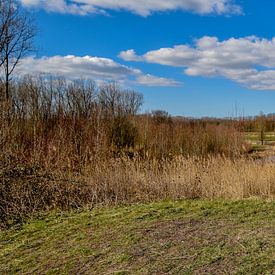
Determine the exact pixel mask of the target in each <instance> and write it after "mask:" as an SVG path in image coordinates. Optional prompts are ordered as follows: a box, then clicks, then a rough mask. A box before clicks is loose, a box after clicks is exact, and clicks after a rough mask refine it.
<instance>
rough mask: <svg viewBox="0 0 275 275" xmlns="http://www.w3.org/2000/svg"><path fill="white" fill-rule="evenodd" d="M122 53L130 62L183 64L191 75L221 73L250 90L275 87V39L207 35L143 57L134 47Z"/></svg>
mask: <svg viewBox="0 0 275 275" xmlns="http://www.w3.org/2000/svg"><path fill="white" fill-rule="evenodd" d="M129 53H130V54H129ZM119 56H120V57H122V58H124V59H125V60H127V61H141V60H142V61H145V62H148V63H156V64H161V65H168V66H173V67H180V68H183V69H184V73H185V74H186V75H190V76H205V77H220V76H222V77H225V78H227V79H230V80H232V81H235V82H237V83H240V84H241V85H243V86H246V87H248V88H250V89H256V90H275V38H273V39H271V40H267V39H260V38H257V37H255V36H250V37H244V38H239V39H236V38H230V39H228V40H225V41H219V40H218V38H217V37H208V36H205V37H202V38H201V39H198V40H196V42H195V45H194V46H190V45H178V46H175V47H173V48H162V49H159V50H155V51H150V52H147V53H146V54H144V55H142V56H138V55H137V54H136V53H135V51H134V50H131V52H128V51H125V52H121V53H120V55H119ZM131 57H132V58H131Z"/></svg>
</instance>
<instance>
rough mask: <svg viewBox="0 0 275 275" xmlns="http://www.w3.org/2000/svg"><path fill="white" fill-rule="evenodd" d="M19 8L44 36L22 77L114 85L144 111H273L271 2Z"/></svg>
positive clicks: (111, 0) (32, 2) (107, 1)
mask: <svg viewBox="0 0 275 275" xmlns="http://www.w3.org/2000/svg"><path fill="white" fill-rule="evenodd" d="M21 2H22V3H23V5H24V7H25V8H26V9H28V10H29V11H30V12H31V13H32V14H33V15H34V16H35V18H36V22H37V25H38V28H39V34H38V35H37V37H36V40H35V45H36V47H37V49H38V50H37V54H36V56H32V57H29V58H26V59H25V60H23V62H22V64H21V71H24V72H30V73H35V72H52V73H56V74H60V75H65V76H66V77H69V78H77V77H85V78H92V79H94V80H95V81H98V82H101V81H111V80H114V81H117V82H118V83H120V85H122V86H124V87H127V88H133V89H135V90H137V91H140V92H142V93H143V94H144V98H145V104H144V107H143V111H150V110H153V109H164V110H166V111H168V112H169V113H171V114H173V115H185V116H195V117H202V116H215V117H225V116H232V115H234V114H235V112H236V109H237V112H238V114H239V115H243V114H245V115H255V114H258V113H259V112H260V111H263V112H265V113H273V112H275V39H274V40H273V37H275V17H274V11H275V1H273V0H262V1H258V0H249V1H247V0H239V1H238V0H236V1H230V0H171V2H169V1H168V2H169V4H166V3H167V0H147V1H145V2H144V3H141V2H143V0H142V1H140V2H139V1H136V0H128V1H125V0H117V1H115V0H104V1H99V0H76V1H64V0H54V1H53V0H48V1H43V0H21ZM102 3H103V4H102ZM139 3H140V5H139ZM167 5H168V6H167Z"/></svg>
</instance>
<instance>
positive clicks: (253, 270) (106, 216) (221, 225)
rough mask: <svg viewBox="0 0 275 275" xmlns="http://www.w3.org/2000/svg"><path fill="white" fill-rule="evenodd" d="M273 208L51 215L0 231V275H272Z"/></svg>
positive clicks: (248, 203)
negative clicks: (16, 274)
mask: <svg viewBox="0 0 275 275" xmlns="http://www.w3.org/2000/svg"><path fill="white" fill-rule="evenodd" d="M274 213H275V203H274V202H272V201H263V200H243V201H224V200H214V201H209V200H205V201H203V200H193V201H192V200H186V201H176V202H172V201H167V202H160V203H151V204H137V205H132V206H124V207H112V208H107V207H104V208H96V209H93V210H86V211H82V212H64V213H51V214H47V215H44V216H40V217H37V218H35V219H32V220H29V221H28V222H27V223H25V224H24V225H22V226H21V227H20V228H16V227H14V228H11V229H9V230H2V231H0V274H14V273H18V274H228V273H230V274H274V273H273V272H274V271H275V270H274V264H275V262H274V247H275V240H274V227H275V215H274Z"/></svg>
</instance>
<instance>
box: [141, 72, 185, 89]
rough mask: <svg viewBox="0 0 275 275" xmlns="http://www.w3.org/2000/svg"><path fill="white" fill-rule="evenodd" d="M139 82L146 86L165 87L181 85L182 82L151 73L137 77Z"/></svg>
mask: <svg viewBox="0 0 275 275" xmlns="http://www.w3.org/2000/svg"><path fill="white" fill-rule="evenodd" d="M137 82H138V83H139V84H142V85H145V86H158V87H161V86H164V87H168V86H170V87H173V86H174V87H176V86H180V85H181V84H180V83H179V82H177V81H175V80H173V79H170V78H163V77H156V76H153V75H150V74H147V75H140V76H138V78H137Z"/></svg>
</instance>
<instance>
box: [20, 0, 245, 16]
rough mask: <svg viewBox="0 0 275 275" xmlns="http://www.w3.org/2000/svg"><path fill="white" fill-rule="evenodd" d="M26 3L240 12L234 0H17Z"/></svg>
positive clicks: (69, 8)
mask: <svg viewBox="0 0 275 275" xmlns="http://www.w3.org/2000/svg"><path fill="white" fill-rule="evenodd" d="M20 1H21V3H22V4H23V5H24V6H26V7H37V8H43V9H45V10H47V11H51V12H61V13H72V14H81V15H85V14H90V13H98V12H106V11H108V10H125V11H130V12H132V13H135V14H138V15H141V16H149V15H151V14H152V13H154V12H165V11H173V10H183V11H190V12H194V13H198V14H202V15H203V14H240V13H241V12H242V10H241V7H240V6H239V5H236V4H234V0H169V1H167V0H116V1H114V0H20Z"/></svg>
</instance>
